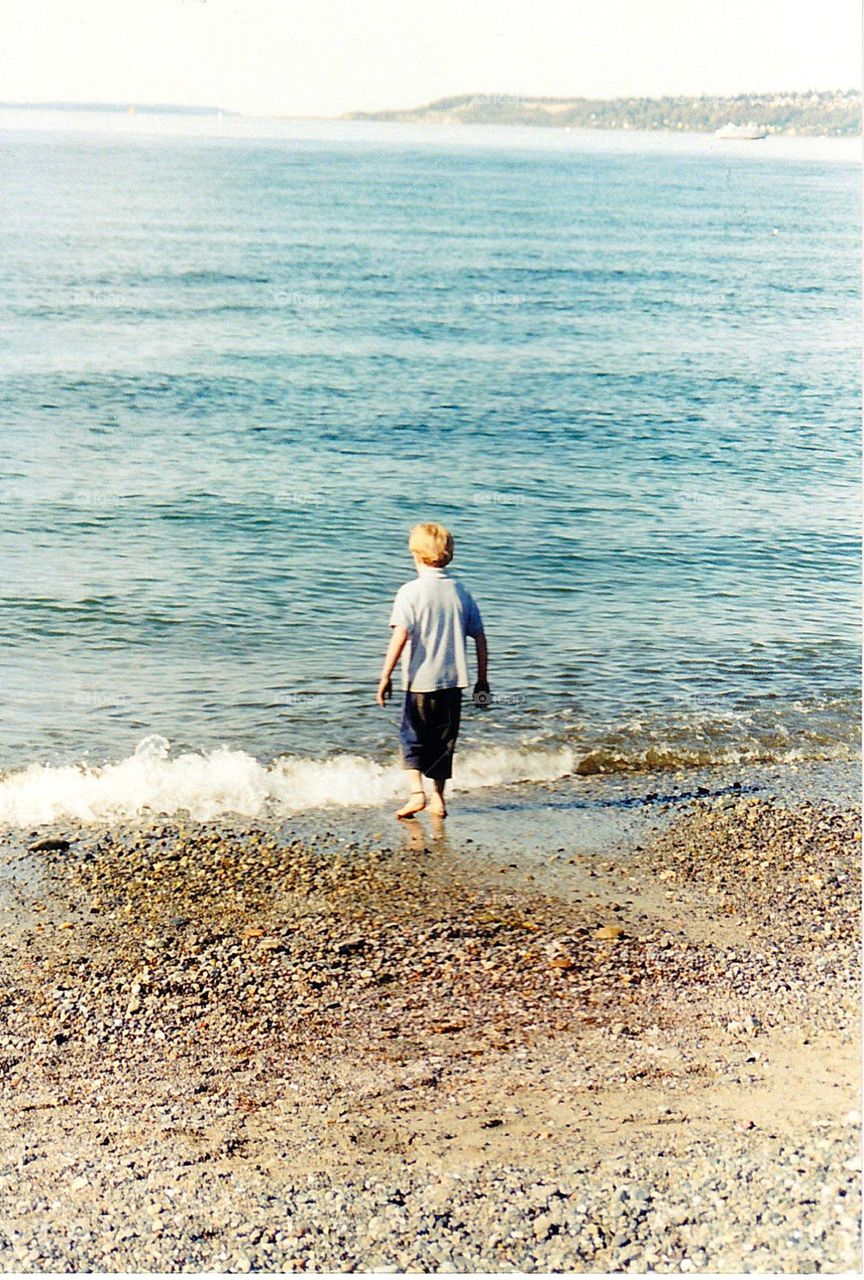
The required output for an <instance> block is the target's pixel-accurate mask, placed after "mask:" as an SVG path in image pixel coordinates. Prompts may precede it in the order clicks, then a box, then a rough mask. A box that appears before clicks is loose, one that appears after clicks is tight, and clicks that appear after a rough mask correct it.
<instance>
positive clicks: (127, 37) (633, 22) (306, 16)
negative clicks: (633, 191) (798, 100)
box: [0, 0, 861, 115]
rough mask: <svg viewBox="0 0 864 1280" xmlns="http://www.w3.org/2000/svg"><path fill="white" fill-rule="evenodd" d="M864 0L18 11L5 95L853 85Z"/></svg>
mask: <svg viewBox="0 0 864 1280" xmlns="http://www.w3.org/2000/svg"><path fill="white" fill-rule="evenodd" d="M860 78H861V6H860V2H859V0H431V2H430V0H317V2H316V0H0V101H6V102H9V101H23V102H35V101H46V100H50V101H54V100H62V101H73V102H75V101H78V102H81V101H95V102H133V101H134V102H143V103H147V102H149V103H157V102H164V103H168V102H170V103H182V104H187V105H198V106H203V105H208V106H220V107H226V108H228V109H230V110H237V111H245V112H252V113H262V114H266V113H272V114H295V115H337V114H340V113H341V112H344V111H350V110H354V109H357V110H375V109H376V108H380V107H390V106H392V107H400V106H413V105H418V104H420V103H423V102H428V101H430V100H431V99H433V98H439V97H444V96H447V95H450V94H458V93H471V92H476V93H525V94H545V95H550V96H556V97H570V96H577V95H584V96H587V97H607V98H608V97H617V96H621V95H630V94H633V95H646V96H656V95H660V94H664V93H669V94H699V93H744V92H747V91H759V90H772V89H779V90H783V89H811V88H813V89H834V88H852V87H853V86H856V85H858V84H859V83H860Z"/></svg>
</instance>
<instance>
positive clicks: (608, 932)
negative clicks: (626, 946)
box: [594, 924, 624, 942]
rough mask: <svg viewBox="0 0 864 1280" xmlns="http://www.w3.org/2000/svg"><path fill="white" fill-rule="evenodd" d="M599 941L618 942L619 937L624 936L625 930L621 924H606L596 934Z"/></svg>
mask: <svg viewBox="0 0 864 1280" xmlns="http://www.w3.org/2000/svg"><path fill="white" fill-rule="evenodd" d="M594 937H595V938H596V939H597V941H598V942H617V940H618V939H619V938H623V937H624V930H623V929H622V928H621V925H620V924H604V925H603V926H602V928H600V929H598V930H597V932H596V933H595V934H594Z"/></svg>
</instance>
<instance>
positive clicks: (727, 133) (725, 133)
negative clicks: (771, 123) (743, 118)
mask: <svg viewBox="0 0 864 1280" xmlns="http://www.w3.org/2000/svg"><path fill="white" fill-rule="evenodd" d="M714 137H715V138H738V139H739V140H743V141H745V142H751V141H752V142H757V141H758V140H759V139H760V138H767V137H768V130H767V129H766V128H765V127H764V126H763V125H761V124H752V123H751V124H732V122H731V121H730V122H729V124H724V125H723V128H722V129H717V130H716V132H715V134H714Z"/></svg>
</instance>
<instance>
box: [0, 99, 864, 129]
mask: <svg viewBox="0 0 864 1280" xmlns="http://www.w3.org/2000/svg"><path fill="white" fill-rule="evenodd" d="M0 111H26V112H40V111H56V112H63V113H68V114H71V115H74V114H94V113H95V114H100V115H127V116H136V115H143V116H187V117H199V118H207V119H223V118H230V119H234V120H256V119H257V120H276V121H286V120H290V121H295V122H311V121H330V122H333V123H337V122H371V123H382V124H427V125H428V124H431V125H465V124H475V125H504V126H511V127H512V126H517V127H525V128H527V129H532V130H536V129H555V130H569V129H588V130H592V131H595V132H617V133H630V132H633V133H637V132H638V133H704V134H713V133H716V132H717V130H718V129H722V128H723V127H724V126H726V125H729V124H734V125H739V126H740V125H749V124H754V123H755V124H757V125H759V126H760V127H761V128H763V129H764V131H765V134H766V136H768V137H799V138H819V137H824V138H852V137H860V136H861V132H862V117H861V94H860V92H859V91H858V90H837V91H833V90H832V91H825V92H819V93H815V92H814V93H779V94H739V95H738V96H737V97H734V98H729V97H709V96H703V97H698V98H692V97H691V98H687V97H675V98H673V97H667V98H610V99H606V98H534V97H520V96H517V95H509V94H462V95H460V96H458V97H453V98H440V99H438V100H437V101H435V102H430V103H427V104H425V105H424V106H419V107H409V108H404V109H393V110H389V109H388V110H383V111H349V112H345V113H343V114H342V115H337V116H322V115H295V114H293V113H287V112H286V113H278V114H277V113H269V112H268V113H265V114H262V115H257V114H256V113H249V112H241V111H232V110H228V109H226V108H224V107H214V106H188V105H182V104H178V103H137V102H130V103H125V102H0Z"/></svg>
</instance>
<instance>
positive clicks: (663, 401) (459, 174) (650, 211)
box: [0, 122, 860, 799]
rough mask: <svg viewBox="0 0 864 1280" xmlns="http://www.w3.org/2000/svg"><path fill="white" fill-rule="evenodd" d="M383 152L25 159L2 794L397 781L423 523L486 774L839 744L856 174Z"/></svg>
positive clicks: (34, 137) (19, 211)
mask: <svg viewBox="0 0 864 1280" xmlns="http://www.w3.org/2000/svg"><path fill="white" fill-rule="evenodd" d="M0 124H2V122H0ZM421 132H422V131H421ZM387 136H388V141H387V142H386V143H384V142H370V141H368V140H363V139H362V138H360V139H359V140H358V138H357V137H356V135H353V134H352V133H351V131H350V129H347V128H346V130H345V131H344V136H341V135H340V134H339V131H338V130H335V131H334V130H332V129H331V131H330V134H329V135H328V136H322V137H321V138H318V139H315V138H311V139H310V138H308V137H307V138H302V139H298V138H292V137H291V136H290V135H289V134H286V136H285V137H270V138H256V137H254V136H243V137H239V138H235V139H232V138H220V137H215V136H214V137H206V136H202V137H186V138H184V137H182V136H173V137H163V138H160V137H145V138H125V137H123V136H107V135H106V136H99V135H97V134H92V135H86V134H81V135H75V134H66V135H63V134H57V133H53V132H50V131H41V132H40V131H38V130H31V131H28V132H20V131H15V130H12V129H10V130H7V131H6V132H5V133H4V132H2V130H0V141H2V151H0V190H2V192H3V196H2V202H3V225H4V237H3V239H4V251H3V254H2V258H0V323H2V335H3V343H2V355H0V383H2V397H0V399H2V409H0V413H2V441H3V454H2V457H3V483H2V529H0V564H2V602H0V625H2V642H3V652H4V695H5V696H4V703H3V708H4V710H3V717H2V724H0V765H2V766H3V767H4V768H6V769H13V768H17V767H19V766H22V765H24V764H26V763H28V762H31V761H51V762H64V763H67V762H68V763H71V762H74V761H80V760H82V759H86V760H88V761H89V762H90V763H92V764H98V763H102V762H104V761H106V760H122V759H123V758H125V757H128V756H129V755H130V753H131V752H132V751H133V749H134V747H135V745H136V743H138V742H139V740H140V739H142V738H144V737H145V736H146V735H149V734H159V735H162V736H163V737H164V738H165V739H167V740H169V741H170V742H171V744H172V746H173V748H174V749H178V750H179V749H183V750H188V749H193V750H195V751H204V752H207V751H210V750H212V749H213V748H215V747H218V746H219V745H220V744H225V745H227V746H228V747H231V748H234V749H236V751H237V752H240V751H242V752H246V753H248V754H250V755H251V756H254V757H255V758H256V759H257V760H258V761H260V762H264V763H265V764H266V763H267V762H269V761H271V760H273V759H274V758H277V757H286V756H287V757H290V758H291V767H295V766H296V767H298V768H305V767H306V766H305V765H304V764H303V761H304V760H305V758H307V757H312V758H315V759H317V760H319V761H320V760H322V759H323V758H328V759H329V758H331V757H334V756H338V755H341V754H345V753H348V754H350V755H353V756H355V757H358V761H357V768H358V769H360V770H361V773H360V774H358V777H361V776H362V768H361V766H362V765H363V762H365V764H366V767H367V768H368V769H369V770H371V771H372V773H375V770H376V768H377V766H378V765H381V766H384V765H387V764H388V763H389V762H390V761H391V760H392V758H393V755H394V751H395V737H394V732H393V719H394V715H395V713H393V714H390V713H383V712H381V711H380V710H379V709H377V708H376V707H375V706H374V705H373V696H374V690H375V685H376V682H377V676H378V670H379V666H380V659H381V654H382V652H383V648H384V646H385V644H386V640H387V630H388V629H387V618H388V611H389V605H390V600H391V597H392V595H393V593H394V592H395V590H396V588H397V587H398V586H399V585H400V583H401V582H402V581H404V580H405V579H406V578H407V577H408V576H410V574H411V572H412V569H411V564H410V560H409V558H408V555H407V550H406V545H405V543H406V537H407V532H408V529H409V528H410V526H411V525H412V524H413V523H414V522H415V521H417V520H419V519H426V518H434V519H439V520H441V521H443V522H444V523H446V524H448V525H449V526H450V527H451V528H452V529H453V532H454V535H455V538H456V547H457V558H456V564H455V566H454V567H455V568H456V569H457V570H458V572H459V574H460V575H461V576H462V577H463V578H464V580H465V581H466V583H467V584H468V585H469V586H470V588H471V590H472V591H473V593H474V594H475V595H476V597H477V599H478V600H479V602H480V604H481V607H482V610H483V613H484V618H485V620H486V624H487V629H488V635H489V643H490V649H491V654H492V668H491V674H492V680H493V688H494V690H495V691H496V692H497V694H498V702H497V705H496V707H495V708H494V710H493V711H491V712H489V713H486V714H480V713H472V714H470V715H469V716H468V717H467V723H466V725H465V730H464V738H463V744H464V751H463V756H462V760H463V765H464V767H465V769H466V770H468V769H469V766H470V764H471V760H472V759H473V761H474V765H475V767H476V768H477V769H478V770H480V772H479V773H478V777H480V778H481V780H482V777H485V774H483V771H482V769H480V763H479V762H480V761H481V760H485V761H486V762H487V765H488V771H489V776H490V778H491V777H492V775H495V780H499V781H500V780H507V779H508V778H510V777H519V776H554V775H555V774H556V773H560V772H562V771H563V772H566V771H567V770H568V769H571V768H573V769H581V770H583V771H591V770H593V769H595V768H622V767H633V766H641V765H645V764H648V765H651V764H654V763H661V764H662V763H682V762H683V763H686V762H689V761H692V762H700V763H704V762H710V761H712V760H725V759H738V758H745V759H746V758H763V759H785V758H790V757H792V758H797V757H807V756H824V755H837V754H840V755H842V754H844V753H848V752H849V751H850V750H851V749H852V747H853V744H854V740H855V732H856V731H855V724H856V717H857V701H856V697H857V694H856V691H857V687H858V650H857V586H858V580H859V558H858V532H857V491H856V484H857V479H858V423H859V410H860V406H859V376H860V369H859V358H858V350H859V343H860V331H859V330H860V326H859V307H860V300H859V290H858V282H859V253H858V250H859V244H858V218H859V214H858V189H859V181H860V171H859V169H858V167H857V166H856V165H854V164H849V163H842V162H834V161H829V160H819V159H818V158H817V159H813V158H808V159H802V158H797V159H796V158H794V157H791V158H790V157H789V156H786V155H777V154H776V153H773V152H766V153H759V152H758V149H757V150H755V151H754V149H753V148H754V147H756V148H758V146H759V145H761V144H751V149H750V150H749V151H743V150H742V147H743V146H744V145H745V144H734V145H733V148H732V150H730V151H729V152H726V153H723V152H722V148H719V149H718V147H717V146H716V145H715V146H714V147H713V149H705V150H704V151H702V152H700V151H699V150H698V149H691V150H689V151H687V150H684V151H676V150H675V149H674V148H672V149H670V150H668V151H662V150H661V151H657V150H652V149H647V150H645V151H643V152H640V151H639V149H638V147H635V146H634V148H633V150H631V151H621V150H620V149H617V150H615V149H613V150H610V151H608V152H604V151H603V150H602V147H601V148H598V144H597V142H596V139H595V140H594V141H593V143H592V145H591V146H590V147H588V146H582V145H580V138H579V136H578V135H576V134H574V135H573V138H572V144H571V145H570V146H569V147H568V148H565V147H563V146H561V145H558V146H556V147H555V148H551V149H548V150H544V149H542V148H537V147H533V148H530V149H522V147H520V145H519V134H518V131H509V132H508V131H502V140H501V142H500V144H499V145H484V146H482V147H479V146H478V147H476V148H474V147H471V146H466V145H465V144H464V139H462V140H460V143H459V145H458V146H457V145H452V146H449V145H448V144H447V143H446V141H444V142H440V143H436V144H435V145H428V144H426V145H420V144H419V143H418V142H417V140H416V138H417V135H416V134H412V131H411V130H410V129H406V130H395V131H394V132H392V133H391V134H389V135H387ZM514 138H515V141H514ZM499 749H500V750H499ZM472 752H473V753H474V754H473V756H472V755H471V753H472ZM484 752H485V755H484V754H483V753H484ZM489 752H492V755H491V756H490V755H489ZM496 752H497V754H495V753H496ZM157 754H158V752H157ZM298 758H299V759H298ZM490 760H495V761H497V764H495V765H494V767H493V766H492V765H489V764H488V762H489V761H490ZM526 761H529V763H527V764H525V763H524V762H526ZM520 762H523V763H520ZM484 767H485V766H484ZM496 770H497V772H496ZM532 770H534V773H533V774H532V772H531V771H532ZM481 775H482V776H481ZM304 776H306V775H304ZM316 776H317V775H316ZM370 776H371V774H370ZM376 776H377V774H376ZM464 777H465V778H468V772H466V773H465V774H464ZM472 777H473V775H472ZM322 785H323V784H322ZM325 791H326V787H325ZM322 794H323V793H322ZM324 798H325V799H326V798H327V796H326V795H324Z"/></svg>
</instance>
